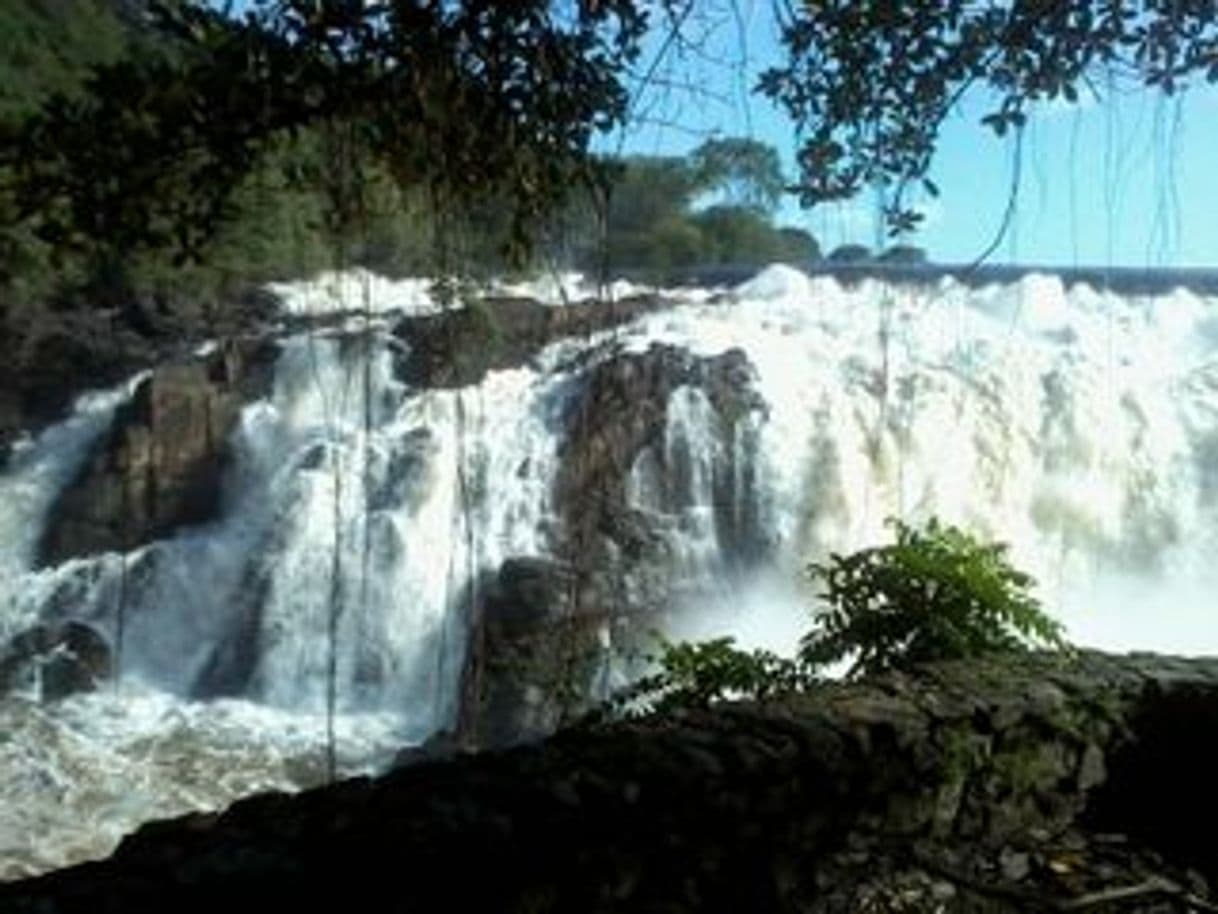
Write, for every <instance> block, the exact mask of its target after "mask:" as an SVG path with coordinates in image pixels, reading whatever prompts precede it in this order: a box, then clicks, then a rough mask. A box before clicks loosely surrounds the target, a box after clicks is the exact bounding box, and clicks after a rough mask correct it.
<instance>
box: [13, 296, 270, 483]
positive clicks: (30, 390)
mask: <svg viewBox="0 0 1218 914" xmlns="http://www.w3.org/2000/svg"><path fill="white" fill-rule="evenodd" d="M278 310H279V300H278V298H277V297H276V296H275V295H273V294H272V293H270V292H268V291H267V290H265V289H262V288H258V287H253V286H247V287H244V288H239V289H232V290H228V291H226V292H224V293H222V294H221V295H218V296H213V295H211V294H205V295H198V294H195V293H194V292H192V291H191V290H189V289H180V290H177V291H176V292H175V293H173V295H172V296H168V295H164V294H159V295H150V296H147V297H146V298H138V297H137V298H135V299H133V298H131V297H130V296H125V297H122V298H119V299H117V300H115V301H114V302H103V301H100V300H90V301H89V303H88V306H87V307H62V308H55V307H41V306H22V307H13V308H11V309H10V310H9V312H8V313H7V315H0V340H3V346H4V358H3V359H0V465H3V462H4V459H5V452H6V451H7V449H8V447H9V445H10V444H11V443H12V442H13V441H14V440H16V438H17V437H18V436H20V435H21V434H22V433H23V432H36V431H37V430H38V429H40V428H41V427H42V426H44V425H46V424H47V423H50V422H54V421H57V420H58V419H59V418H61V417H62V416H63V414H64V413H65V412H66V411H67V409H68V408H69V407H70V406H71V404H72V402H73V400H74V399H75V398H76V397H77V396H79V395H80V394H82V393H84V392H86V391H89V390H95V389H97V388H99V387H108V386H111V385H113V384H117V383H119V382H121V381H123V380H124V379H126V378H129V377H131V376H132V375H134V374H135V373H136V372H138V371H141V370H144V369H149V368H152V367H153V366H154V365H157V364H161V363H164V362H167V361H173V360H176V359H181V358H185V357H187V356H188V354H189V353H190V351H191V350H192V349H193V348H194V347H196V346H198V345H199V344H200V343H202V342H204V341H205V340H209V339H226V338H233V337H238V336H245V335H249V334H252V333H253V334H256V333H259V332H261V331H263V330H264V329H265V328H266V327H267V326H268V325H269V324H270V323H271V322H272V321H273V320H274V319H275V317H276V314H277V312H278ZM0 311H3V308H0Z"/></svg>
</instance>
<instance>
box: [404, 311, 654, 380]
mask: <svg viewBox="0 0 1218 914" xmlns="http://www.w3.org/2000/svg"><path fill="white" fill-rule="evenodd" d="M671 306H672V303H671V302H669V301H666V300H664V299H662V298H659V297H657V296H650V295H640V296H633V297H630V298H625V299H622V300H621V301H583V302H578V303H574V304H571V305H565V306H561V307H560V306H552V305H543V304H541V303H540V302H536V301H533V300H531V299H526V298H486V299H480V300H478V301H476V302H474V303H473V304H472V305H471V306H469V307H465V308H459V309H455V310H453V311H450V312H447V313H445V314H430V315H422V316H416V317H407V318H403V319H402V320H401V321H400V322H399V323H398V325H397V327H396V328H395V329H394V334H395V335H396V336H397V337H398V338H399V339H401V340H402V341H403V342H405V343H406V352H405V353H404V354H403V355H401V356H400V357H399V358H398V361H397V374H398V377H399V378H401V380H403V381H404V382H405V383H407V384H410V385H412V386H416V387H465V386H467V385H470V384H476V383H478V382H479V381H481V380H482V378H483V377H484V376H485V375H486V373H487V372H488V371H492V370H498V369H504V368H516V367H519V366H520V365H522V364H524V363H525V362H527V361H528V360H529V359H531V358H532V357H533V356H535V355H536V354H537V353H538V352H540V351H541V350H542V349H543V348H544V347H545V346H547V345H549V344H550V343H553V342H555V341H557V340H561V339H564V338H567V337H575V336H588V335H590V334H593V333H596V332H598V331H601V330H608V329H610V328H612V327H617V326H620V325H622V324H625V323H628V322H629V321H632V320H634V319H635V318H636V317H639V316H640V315H642V314H646V313H647V312H649V311H655V310H659V309H661V308H665V307H671Z"/></svg>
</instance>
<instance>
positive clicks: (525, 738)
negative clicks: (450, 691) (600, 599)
mask: <svg viewBox="0 0 1218 914" xmlns="http://www.w3.org/2000/svg"><path fill="white" fill-rule="evenodd" d="M577 584H578V579H577V576H576V574H575V571H574V569H573V568H572V567H571V566H569V565H568V564H566V563H564V562H561V561H557V560H554V559H546V558H538V557H532V556H522V557H518V558H511V559H508V560H506V561H505V562H504V563H503V564H502V565H501V566H500V567H499V569H498V571H497V572H496V573H493V574H490V575H487V576H486V579H485V580H484V582H483V585H482V587H481V588H479V591H480V593H479V602H478V607H477V613H476V617H475V622H474V626H473V629H474V630H473V631H472V632H471V635H470V640H469V646H468V652H467V659H466V666H465V670H464V671H463V682H462V696H463V697H462V707H461V720H460V723H459V727H458V729H459V736H460V739H461V742H462V744H463V745H465V746H468V747H473V748H480V749H481V748H498V747H503V746H510V745H515V744H516V743H521V742H529V741H533V740H537V739H540V738H541V737H544V736H548V735H550V734H551V733H553V732H554V731H555V730H556V729H558V727H559V726H560V725H562V724H563V723H564V722H566V721H569V720H571V719H573V718H575V717H577V716H579V715H580V714H582V713H584V712H585V711H586V710H587V709H588V707H589V705H590V702H591V701H592V700H593V698H592V696H594V695H595V693H596V689H595V682H594V680H595V678H596V676H597V674H598V672H599V671H600V670H602V669H603V663H604V660H605V636H604V634H603V632H604V629H605V627H606V626H607V625H608V624H609V616H608V614H607V613H606V612H605V611H604V610H603V609H601V608H599V607H598V606H597V605H596V604H594V603H591V602H588V601H583V600H580V599H579V595H578V593H577V592H576V590H575V588H576V587H577Z"/></svg>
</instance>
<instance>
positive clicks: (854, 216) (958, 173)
mask: <svg viewBox="0 0 1218 914" xmlns="http://www.w3.org/2000/svg"><path fill="white" fill-rule="evenodd" d="M729 6H730V5H725V6H724V7H723V8H722V9H721V10H720V11H719V12H718V13H709V12H708V13H706V14H698V15H695V17H691V20H690V21H689V22H687V23H686V29H687V31H688V32H689V33H690V34H692V35H693V36H695V39H696V43H697V44H699V45H701V52H700V53H688V52H687V53H682V49H681V48H680V47H676V46H672V45H670V46H668V47H667V50H666V53H665V54H664V55H663V57H662V59H661V62H660V64H659V65H658V66H657V67H655V69H654V71H653V72H652V71H650V70H649V64H650V62H651V61H652V60H654V59H655V57H656V54H657V52H658V51H659V49H660V47H661V40H660V39H658V38H657V39H655V40H653V41H652V43H651V46H650V48H649V54H650V56H649V58H648V60H646V61H644V64H643V66H642V69H643V70H644V71H648V72H652V77H653V78H652V80H651V83H650V85H649V88H647V89H646V91H644V92H643V93H641V94H640V96H639V98H638V99H637V100H636V105H635V109H634V118H633V121H632V123H631V125H630V126H629V128H628V129H627V130H626V131H625V133H624V134H621V135H617V136H615V137H613V138H612V139H611V141H610V142H609V143H608V148H609V149H611V150H616V149H621V150H622V151H625V152H638V153H657V154H669V153H673V154H675V153H683V152H686V151H688V150H690V149H692V148H693V147H695V146H697V145H698V144H699V143H700V142H701V141H702V140H703V139H705V138H706V137H707V136H709V135H711V134H712V133H714V132H718V133H719V134H721V135H725V136H751V137H753V138H755V139H758V140H762V141H764V142H767V143H770V144H771V145H773V146H775V147H776V148H777V149H778V150H779V152H780V153H781V154H782V156H783V159H784V161H785V162H786V163H787V167H788V169H789V170H790V171H791V173H792V174H793V173H794V166H793V161H794V160H793V153H794V150H795V136H794V130H793V127H792V125H791V124H790V122H789V121H788V120H787V119H786V118H785V116H784V115H782V114H781V113H780V112H779V111H777V110H776V109H775V108H774V107H773V106H771V105H770V103H769V102H768V101H767V100H766V99H764V98H762V97H760V96H753V95H751V93H750V91H749V90H750V89H751V87H752V86H753V85H755V84H756V80H757V74H758V73H760V72H761V71H762V70H764V69H765V68H766V66H767V65H768V64H769V63H770V62H771V61H773V60H775V59H776V58H777V56H778V55H779V54H780V53H781V50H780V48H779V47H778V43H777V33H776V28H775V25H774V22H773V19H772V17H771V15H770V9H771V0H739V2H738V4H737V6H738V10H739V14H740V15H739V16H735V15H733V14H732V12H731V11H730V8H729ZM699 16H700V17H699ZM1097 88H1098V89H1099V90H1100V92H1101V93H1102V94H1103V95H1104V96H1105V97H1103V98H1096V97H1094V96H1092V95H1090V94H1085V95H1084V96H1083V98H1082V101H1081V103H1080V104H1078V105H1067V104H1066V103H1064V102H1062V103H1060V104H1054V105H1052V106H1045V107H1044V108H1042V109H1041V110H1040V112H1039V113H1038V114H1037V115H1036V116H1034V117H1033V118H1032V120H1031V121H1030V123H1029V126H1028V128H1027V129H1026V131H1025V136H1024V141H1023V151H1022V156H1021V168H1020V170H1019V183H1018V197H1017V201H1018V202H1017V207H1016V210H1015V218H1014V219H1013V220H1012V223H1011V226H1010V229H1009V231H1007V232H1006V233H1005V235H1003V237H1002V239H1001V241H1000V243H999V246H998V247H997V249H996V250H995V252H994V254H993V255H992V256H991V258H990V259H991V261H992V262H997V263H1002V262H1020V263H1035V264H1056V265H1072V264H1086V265H1100V266H1102V265H1112V266H1117V265H1124V266H1211V267H1213V266H1218V90H1215V89H1214V88H1213V87H1208V86H1202V85H1197V86H1196V87H1194V88H1193V89H1191V90H1190V91H1188V92H1186V93H1184V94H1183V95H1181V96H1177V97H1174V98H1164V97H1162V96H1160V95H1158V94H1156V93H1150V92H1144V91H1136V92H1121V91H1118V90H1116V87H1112V89H1113V91H1112V92H1109V91H1108V89H1109V87H1108V86H1107V85H1106V83H1105V81H1104V79H1103V78H1102V77H1101V78H1100V79H1099V81H1098V86H1097ZM984 101H985V100H984V99H982V98H976V99H973V100H971V101H968V100H966V108H965V109H964V110H963V111H961V112H960V113H959V114H958V115H956V116H955V117H953V118H952V119H951V120H950V122H949V123H948V124H947V126H946V129H945V130H944V132H943V134H942V137H941V142H940V146H939V153H938V156H937V158H936V160H935V163H934V166H933V170H932V174H931V176H932V177H933V178H934V179H935V181H936V182H937V183H938V185H939V187H940V188H941V190H942V196H941V197H940V198H939V199H938V200H936V201H931V202H930V204H929V205H928V207H927V208H926V213H927V221H926V224H925V226H924V228H923V229H922V230H920V231H919V232H918V233H917V234H916V235H914V236H913V237H912V238H911V239H909V240H910V242H911V243H914V244H918V245H920V246H922V247H925V248H926V249H927V250H928V251H929V252H930V255H931V257H932V259H934V260H938V261H944V262H966V261H972V260H973V259H975V258H976V257H978V256H979V255H980V254H981V253H982V252H983V251H984V250H985V249H986V248H987V247H989V245H990V244H991V242H993V240H994V239H995V237H996V234H997V233H998V231H999V229H1000V227H1001V225H1002V217H1003V213H1004V211H1005V210H1006V206H1007V199H1008V195H1009V193H1010V191H1011V187H1012V175H1013V171H1014V170H1013V162H1014V158H1015V156H1014V149H1015V145H1014V141H1013V140H1012V139H1009V138H1008V139H999V138H997V137H995V136H994V135H993V133H992V132H991V131H990V130H989V129H988V128H985V127H982V126H981V125H980V124H979V123H978V122H979V120H980V117H981V115H982V114H983V113H985V110H986V109H985V105H984ZM876 210H877V206H876V201H875V199H874V197H873V196H872V195H870V194H868V195H867V196H866V197H865V198H862V199H859V200H856V201H853V202H851V203H847V204H840V205H837V204H835V205H829V206H826V207H822V208H818V209H816V210H814V211H812V212H810V213H809V212H805V211H801V210H800V209H799V208H798V206H796V205H795V204H794V202H793V201H792V202H791V203H789V204H787V205H785V206H784V207H783V209H782V212H781V214H780V218H781V220H782V221H784V222H786V223H789V224H794V225H800V226H803V227H805V228H808V229H809V230H811V231H812V232H813V234H815V235H816V236H817V237H818V238H819V239H820V240H821V243H822V246H823V247H825V248H832V247H834V246H836V245H837V244H840V243H843V242H846V241H859V242H863V243H867V244H873V243H874V242H875V240H876V224H875V223H876V218H875V213H876Z"/></svg>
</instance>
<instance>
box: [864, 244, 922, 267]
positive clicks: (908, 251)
mask: <svg viewBox="0 0 1218 914" xmlns="http://www.w3.org/2000/svg"><path fill="white" fill-rule="evenodd" d="M876 262H877V263H889V264H894V265H899V266H916V265H918V264H923V263H926V251H925V250H923V249H922V248H920V247H915V246H914V245H912V244H894V245H893V246H892V247H890V248H885V249H884V252H883V253H882V254H880V256H879V257H877V258H876Z"/></svg>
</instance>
